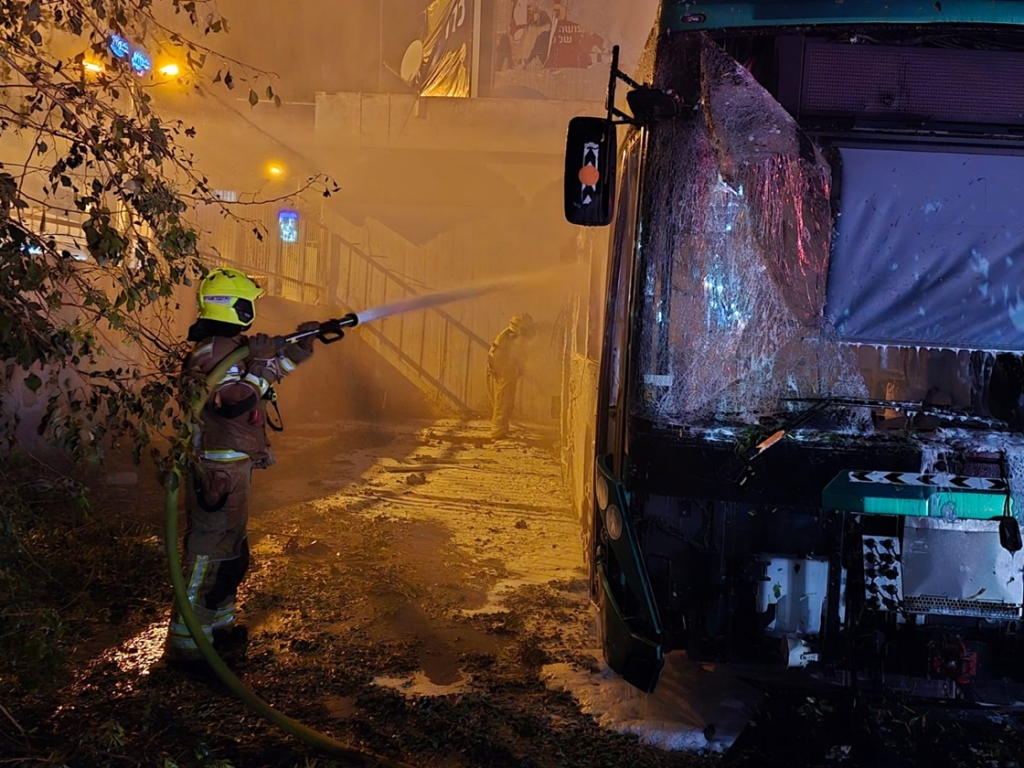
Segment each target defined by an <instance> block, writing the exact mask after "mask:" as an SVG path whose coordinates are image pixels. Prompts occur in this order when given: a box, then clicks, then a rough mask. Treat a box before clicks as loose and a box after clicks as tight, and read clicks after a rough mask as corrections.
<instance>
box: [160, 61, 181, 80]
mask: <svg viewBox="0 0 1024 768" xmlns="http://www.w3.org/2000/svg"><path fill="white" fill-rule="evenodd" d="M157 72H159V73H160V74H161V75H163V76H164V77H177V76H178V75H179V74H181V67H179V66H178V65H177V64H175V63H174V62H173V61H172V62H171V63H170V64H164V65H163V66H162V67H160V69H158V70H157Z"/></svg>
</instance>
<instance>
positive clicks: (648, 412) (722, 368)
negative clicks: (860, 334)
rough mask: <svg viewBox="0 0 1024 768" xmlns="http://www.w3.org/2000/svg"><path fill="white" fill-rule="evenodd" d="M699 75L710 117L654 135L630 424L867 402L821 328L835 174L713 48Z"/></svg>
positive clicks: (850, 364)
mask: <svg viewBox="0 0 1024 768" xmlns="http://www.w3.org/2000/svg"><path fill="white" fill-rule="evenodd" d="M701 67H702V72H703V81H702V109H700V110H698V111H695V112H693V113H692V114H691V115H688V116H686V117H684V118H682V119H677V120H674V121H670V122H664V123H659V124H656V125H655V126H654V127H653V128H652V129H651V134H650V145H649V146H650V154H649V157H648V168H649V171H648V174H647V176H646V179H645V187H644V197H645V201H646V204H645V206H644V217H643V221H642V222H641V232H640V258H641V260H642V267H641V273H640V274H641V280H642V281H643V284H642V285H641V286H640V291H641V302H640V304H641V312H640V315H639V317H638V318H637V321H638V324H639V328H638V336H639V340H640V345H639V350H638V353H637V357H636V366H635V368H634V375H635V377H636V380H635V382H634V384H635V386H634V392H635V393H636V397H635V399H634V403H633V407H634V413H637V414H638V415H641V416H643V417H646V418H649V419H651V420H653V421H655V422H659V423H670V424H686V423H699V422H704V421H708V422H711V421H718V422H720V421H722V420H727V421H739V422H744V421H753V420H756V418H757V416H758V415H759V414H764V413H772V412H778V411H781V410H785V407H784V406H783V404H782V399H783V398H795V397H823V396H830V395H842V396H846V397H867V396H868V394H869V392H868V390H867V387H866V386H865V383H864V380H863V377H862V376H861V375H860V373H859V370H858V364H857V357H856V355H855V354H854V353H853V351H852V350H851V349H850V348H849V347H848V346H844V345H841V344H840V343H839V340H838V337H837V336H836V335H835V333H834V331H833V329H832V328H831V326H830V325H829V324H828V323H826V322H825V320H824V314H823V309H824V303H825V284H826V278H827V273H828V260H829V249H830V244H831V233H832V226H833V221H832V212H831V208H830V193H829V191H830V188H831V181H832V180H831V171H830V168H829V165H828V163H827V162H826V161H825V160H824V158H823V157H822V154H821V152H820V150H819V149H818V148H817V147H815V146H814V145H813V144H812V143H811V142H810V141H809V140H807V138H806V137H805V136H804V135H803V134H802V133H801V132H800V131H799V129H798V126H797V125H796V123H795V121H794V120H793V119H792V118H791V117H790V116H789V114H788V113H787V112H786V111H785V110H784V109H783V108H782V107H781V106H780V105H779V104H778V103H777V102H776V101H775V100H774V99H773V98H772V97H771V95H770V94H768V93H767V91H765V90H764V88H762V87H761V85H760V84H758V83H757V82H756V81H755V80H754V78H753V77H752V76H751V75H750V73H749V72H747V70H745V69H744V68H743V67H741V66H739V65H738V64H737V63H736V62H735V61H734V60H733V59H732V58H731V57H730V56H729V55H728V54H726V53H725V52H724V51H723V50H722V49H721V48H719V47H718V46H717V45H715V44H714V43H713V42H711V41H710V40H708V39H707V38H705V39H704V41H703V43H702V49H701ZM665 190H671V193H670V194H666V193H665Z"/></svg>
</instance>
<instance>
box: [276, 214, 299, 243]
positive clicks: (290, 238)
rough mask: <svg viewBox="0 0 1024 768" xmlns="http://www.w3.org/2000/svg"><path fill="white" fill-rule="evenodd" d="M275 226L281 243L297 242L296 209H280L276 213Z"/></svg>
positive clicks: (297, 222)
mask: <svg viewBox="0 0 1024 768" xmlns="http://www.w3.org/2000/svg"><path fill="white" fill-rule="evenodd" d="M277 228H278V231H279V232H280V233H281V242H282V243H297V242H299V214H298V212H297V211H281V212H279V213H278V214H277Z"/></svg>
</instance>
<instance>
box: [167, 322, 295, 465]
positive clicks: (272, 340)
mask: <svg viewBox="0 0 1024 768" xmlns="http://www.w3.org/2000/svg"><path fill="white" fill-rule="evenodd" d="M242 346H249V347H250V354H249V356H248V357H247V358H246V359H245V360H243V361H242V362H240V363H236V364H235V365H233V366H231V368H229V369H228V371H227V372H226V373H225V374H224V376H223V377H222V378H221V379H220V380H219V381H216V382H213V389H212V391H211V393H210V398H209V400H207V402H206V405H205V407H204V408H203V411H202V425H201V427H200V430H199V434H198V436H197V439H198V445H197V449H198V452H199V456H200V458H201V459H204V460H206V461H240V460H242V459H246V458H249V459H252V461H253V463H254V466H256V467H268V466H270V465H271V464H273V463H274V459H273V457H272V456H271V453H270V441H269V439H268V437H267V405H268V403H269V400H268V393H270V392H271V387H273V385H274V384H276V383H277V382H279V381H280V380H281V379H283V378H284V377H285V376H287V375H288V374H289V373H291V372H292V371H294V370H295V368H296V367H297V366H298V365H299V364H300V363H303V362H305V361H306V360H308V359H309V358H310V357H311V356H312V354H313V352H312V348H308V349H306V348H303V347H302V346H300V345H299V344H287V343H285V341H284V338H283V337H280V336H275V337H267V336H263V335H262V334H261V335H258V336H256V337H254V338H253V339H249V338H247V337H246V336H235V337H232V338H227V337H223V336H215V337H212V338H209V339H205V340H203V341H201V342H199V344H197V345H196V348H195V349H194V350H193V352H192V354H191V355H190V356H189V360H188V363H187V364H188V366H190V367H192V368H194V369H197V370H198V371H201V372H202V373H203V374H206V375H209V374H210V373H211V372H212V371H213V370H214V368H216V367H217V366H218V365H219V364H220V363H221V362H222V361H223V360H224V359H225V358H226V357H227V356H228V355H230V354H231V353H232V352H234V351H235V350H237V349H238V348H239V347H242Z"/></svg>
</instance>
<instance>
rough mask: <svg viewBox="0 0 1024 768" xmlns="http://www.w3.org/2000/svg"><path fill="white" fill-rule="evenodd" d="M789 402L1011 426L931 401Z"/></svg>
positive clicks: (830, 399)
mask: <svg viewBox="0 0 1024 768" xmlns="http://www.w3.org/2000/svg"><path fill="white" fill-rule="evenodd" d="M786 401H787V402H794V403H828V404H831V405H838V406H844V407H847V408H871V409H873V410H880V409H887V410H890V411H900V412H902V413H905V414H907V415H908V416H913V415H915V414H919V413H920V414H928V415H931V416H938V417H939V418H942V419H946V420H948V421H957V422H961V423H964V424H972V425H976V426H979V427H991V428H993V429H999V430H1005V429H1008V428H1009V427H1010V425H1009V423H1008V422H1005V421H1002V420H1001V419H992V418H988V417H985V416H978V415H977V414H975V413H971V412H970V411H967V410H965V409H960V408H955V407H953V406H949V405H933V404H931V403H923V402H913V401H908V400H875V399H872V398H866V397H864V398H862V397H823V398H816V397H788V398H786Z"/></svg>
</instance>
